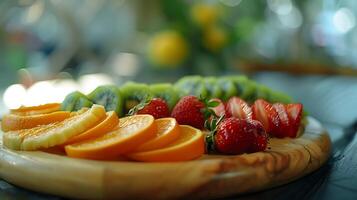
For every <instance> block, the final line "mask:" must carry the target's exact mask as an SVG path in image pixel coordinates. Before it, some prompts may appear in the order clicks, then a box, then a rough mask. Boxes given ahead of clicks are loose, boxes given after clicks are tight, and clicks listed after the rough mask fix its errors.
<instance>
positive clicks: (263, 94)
mask: <svg viewBox="0 0 357 200" xmlns="http://www.w3.org/2000/svg"><path fill="white" fill-rule="evenodd" d="M255 92H256V99H264V100H266V101H270V100H269V99H270V93H271V90H270V89H269V88H268V87H267V86H265V85H262V84H258V83H257V88H256V90H255Z"/></svg>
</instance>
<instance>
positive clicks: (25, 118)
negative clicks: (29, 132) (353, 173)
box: [1, 111, 71, 132]
mask: <svg viewBox="0 0 357 200" xmlns="http://www.w3.org/2000/svg"><path fill="white" fill-rule="evenodd" d="M70 115H71V113H70V112H67V111H57V112H52V113H48V114H38V115H16V114H7V115H4V117H3V119H2V121H1V128H2V130H3V131H4V132H6V131H14V130H20V129H29V128H34V127H36V126H39V125H45V124H51V123H54V122H58V121H63V120H65V119H67V118H69V117H70Z"/></svg>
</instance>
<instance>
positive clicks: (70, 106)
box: [61, 91, 87, 111]
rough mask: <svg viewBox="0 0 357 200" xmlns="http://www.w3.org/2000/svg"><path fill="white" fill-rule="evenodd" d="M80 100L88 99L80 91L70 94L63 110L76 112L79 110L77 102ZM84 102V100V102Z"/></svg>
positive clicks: (63, 104) (62, 106)
mask: <svg viewBox="0 0 357 200" xmlns="http://www.w3.org/2000/svg"><path fill="white" fill-rule="evenodd" d="M79 99H87V97H86V96H85V95H84V94H82V93H81V92H79V91H74V92H71V93H69V94H68V95H67V96H66V98H65V99H64V100H63V102H62V104H61V110H64V111H74V110H77V109H78V106H79V105H78V104H77V101H78V100H79ZM82 101H83V100H82Z"/></svg>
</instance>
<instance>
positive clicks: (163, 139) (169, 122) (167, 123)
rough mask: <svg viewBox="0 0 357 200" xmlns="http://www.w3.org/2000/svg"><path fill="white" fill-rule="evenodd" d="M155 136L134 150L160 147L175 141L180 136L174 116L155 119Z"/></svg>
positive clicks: (139, 150)
mask: <svg viewBox="0 0 357 200" xmlns="http://www.w3.org/2000/svg"><path fill="white" fill-rule="evenodd" d="M155 124H156V126H157V133H156V137H155V138H153V139H152V140H149V141H148V142H146V143H144V144H142V145H140V146H139V147H138V148H137V149H135V152H142V151H150V150H154V149H160V148H163V147H165V146H167V145H168V144H170V143H172V142H173V141H175V140H176V139H177V138H178V137H179V136H180V127H179V124H178V123H177V121H176V119H175V118H161V119H156V120H155Z"/></svg>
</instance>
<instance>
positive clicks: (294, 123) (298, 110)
mask: <svg viewBox="0 0 357 200" xmlns="http://www.w3.org/2000/svg"><path fill="white" fill-rule="evenodd" d="M285 107H286V111H287V113H288V117H289V120H290V126H291V134H290V135H289V137H296V136H297V133H298V131H299V128H300V123H301V119H302V113H303V105H302V104H301V103H296V104H287V105H286V106H285Z"/></svg>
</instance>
